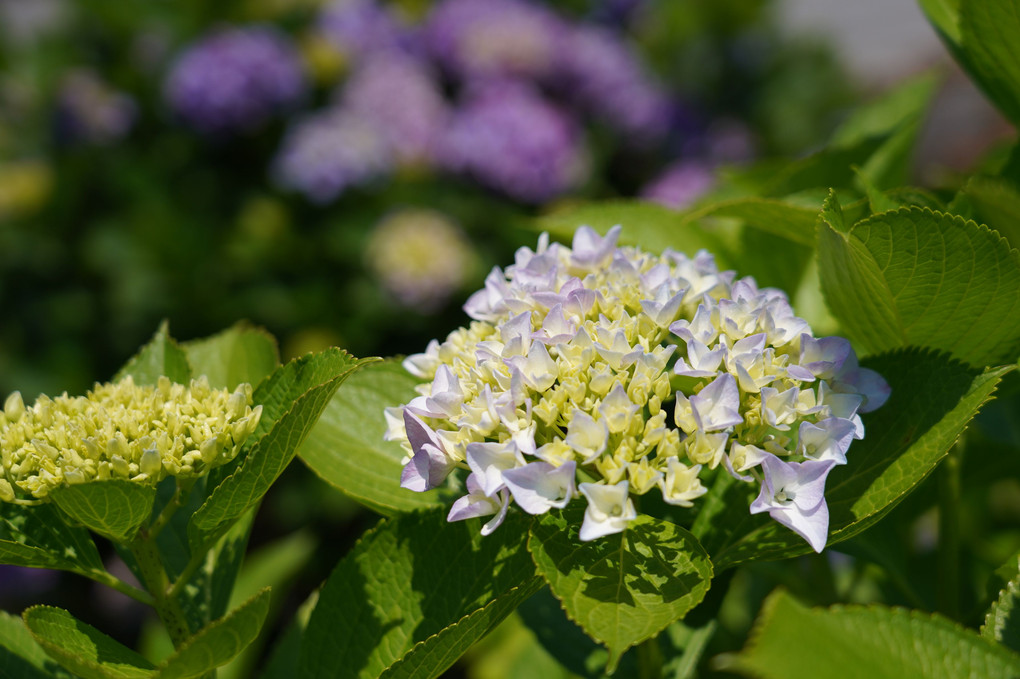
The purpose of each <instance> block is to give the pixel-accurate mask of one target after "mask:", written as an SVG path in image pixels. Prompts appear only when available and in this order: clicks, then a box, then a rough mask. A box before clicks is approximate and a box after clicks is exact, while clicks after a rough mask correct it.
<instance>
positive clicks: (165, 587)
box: [129, 532, 191, 648]
mask: <svg viewBox="0 0 1020 679" xmlns="http://www.w3.org/2000/svg"><path fill="white" fill-rule="evenodd" d="M129 547H130V549H131V553H132V554H133V555H134V557H135V561H136V562H137V563H138V570H139V572H140V573H141V575H142V584H144V585H145V588H146V589H148V590H149V593H150V594H151V595H152V599H153V602H152V607H153V608H155V609H156V613H157V615H159V619H160V620H162V621H163V624H164V625H166V629H167V632H168V633H169V635H170V639H171V641H173V643H174V648H180V647H181V644H183V643H184V642H185V641H187V640H188V638H189V637H190V636H191V629H190V628H189V627H188V621H187V618H186V617H185V615H184V611H183V610H181V607H180V603H179V602H178V600H177V597H175V596H173V595H172V594H171V592H170V587H169V584H170V583H169V580H168V578H167V575H166V568H164V567H163V562H162V560H161V559H160V558H159V550H158V549H157V547H156V543H155V541H154V540H152V539H150V538H149V536H148V535H147V534H143V533H141V532H140V533H139V535H138V537H136V538H135V539H134V540H133V541H132V542H131V544H130V545H129Z"/></svg>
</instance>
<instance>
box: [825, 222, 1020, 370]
mask: <svg viewBox="0 0 1020 679" xmlns="http://www.w3.org/2000/svg"><path fill="white" fill-rule="evenodd" d="M825 221H826V223H825V224H823V225H822V226H821V227H820V233H819V253H818V256H819V263H820V265H821V274H822V276H821V278H822V288H823V290H824V292H825V296H826V300H827V302H828V304H829V307H830V308H831V309H832V312H833V314H834V315H835V316H836V317H837V318H838V319H839V320H840V321H841V322H842V323H843V325H844V326H845V328H846V330H847V332H848V333H849V335H850V337H851V338H852V339H855V340H857V341H858V342H860V343H861V344H862V345H863V346H864V347H865V348H866V349H867V350H868V351H870V352H878V351H885V350H889V349H895V348H897V347H900V346H906V345H911V344H913V345H918V346H927V347H932V348H935V349H941V350H944V351H947V352H950V353H952V354H953V355H954V356H956V357H958V358H960V359H962V360H964V361H968V362H970V363H972V364H973V365H977V366H983V365H996V364H1001V363H1010V362H1015V361H1016V360H1017V357H1018V356H1020V252H1018V251H1016V250H1011V249H1010V247H1009V244H1008V243H1007V242H1006V241H1005V240H1003V239H1002V238H1001V237H1000V236H999V235H998V234H997V233H995V232H994V231H991V230H989V229H988V228H987V227H985V226H979V225H978V224H975V223H974V222H969V221H966V220H964V219H962V218H960V217H956V216H953V215H948V214H945V213H941V212H934V211H932V210H928V209H923V208H905V209H900V210H893V211H891V212H884V213H882V214H878V215H875V216H873V217H871V218H869V219H866V220H864V221H862V222H859V223H857V224H855V225H854V226H852V227H851V228H850V229H849V231H848V232H847V233H846V234H841V233H839V232H838V231H837V230H836V229H833V228H828V227H829V226H831V225H830V224H829V223H828V220H827V219H826V220H825Z"/></svg>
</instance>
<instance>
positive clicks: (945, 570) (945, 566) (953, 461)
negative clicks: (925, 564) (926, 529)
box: [938, 437, 964, 620]
mask: <svg viewBox="0 0 1020 679" xmlns="http://www.w3.org/2000/svg"><path fill="white" fill-rule="evenodd" d="M963 452H964V439H963V437H961V438H960V440H958V441H957V442H956V445H955V446H953V448H952V449H950V451H949V454H948V455H946V460H945V462H943V463H942V468H941V469H940V470H939V545H938V583H939V592H938V610H939V612H941V613H944V614H945V615H947V616H948V617H950V618H953V619H954V620H956V619H959V617H960V595H959V590H960V466H961V463H962V459H963Z"/></svg>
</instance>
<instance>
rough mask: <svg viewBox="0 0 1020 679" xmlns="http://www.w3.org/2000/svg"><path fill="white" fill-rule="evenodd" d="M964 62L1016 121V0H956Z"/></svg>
mask: <svg viewBox="0 0 1020 679" xmlns="http://www.w3.org/2000/svg"><path fill="white" fill-rule="evenodd" d="M959 7H960V14H959V26H960V42H961V51H962V54H963V59H964V66H965V67H966V68H967V70H968V71H969V72H970V74H971V75H972V76H973V77H974V79H975V80H976V81H977V83H978V85H980V86H981V88H982V89H983V90H984V91H985V93H986V94H987V95H988V96H989V98H990V99H991V100H992V102H994V103H995V105H996V106H997V107H998V108H999V110H1000V111H1002V113H1003V114H1004V115H1005V116H1006V117H1007V118H1009V119H1010V120H1011V121H1012V122H1013V124H1014V125H1016V124H1020V51H1018V50H1017V36H1018V35H1020V1H1018V0H960V5H959Z"/></svg>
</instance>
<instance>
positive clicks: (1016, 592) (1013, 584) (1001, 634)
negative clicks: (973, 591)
mask: <svg viewBox="0 0 1020 679" xmlns="http://www.w3.org/2000/svg"><path fill="white" fill-rule="evenodd" d="M1018 606H1020V575H1016V576H1014V577H1013V579H1012V580H1010V581H1009V582H1007V583H1006V586H1005V587H1003V588H1002V591H1000V592H999V596H998V598H997V599H996V600H995V601H994V602H993V603H992V606H991V608H989V609H988V613H987V615H985V624H984V625H982V626H981V636H983V637H985V638H986V639H991V640H993V641H997V642H999V643H1001V644H1003V645H1005V646H1007V647H1008V648H1010V649H1012V650H1013V651H1020V611H1018V610H1017V608H1018Z"/></svg>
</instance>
